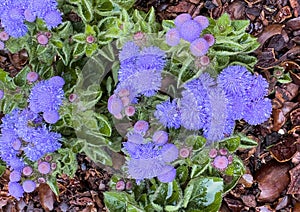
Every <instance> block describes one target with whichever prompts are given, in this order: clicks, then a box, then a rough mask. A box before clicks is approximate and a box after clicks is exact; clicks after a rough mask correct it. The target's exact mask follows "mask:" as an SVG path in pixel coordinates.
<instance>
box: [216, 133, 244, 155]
mask: <svg viewBox="0 0 300 212" xmlns="http://www.w3.org/2000/svg"><path fill="white" fill-rule="evenodd" d="M221 143H222V144H225V146H226V148H227V149H228V150H229V151H230V152H234V151H235V150H237V148H238V147H239V146H240V143H241V137H239V136H230V137H228V138H225V139H223V140H222V141H221Z"/></svg>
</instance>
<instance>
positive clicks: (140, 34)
mask: <svg viewBox="0 0 300 212" xmlns="http://www.w3.org/2000/svg"><path fill="white" fill-rule="evenodd" d="M144 37H145V34H144V33H143V32H137V33H135V34H134V35H133V39H134V40H142V39H143V38H144Z"/></svg>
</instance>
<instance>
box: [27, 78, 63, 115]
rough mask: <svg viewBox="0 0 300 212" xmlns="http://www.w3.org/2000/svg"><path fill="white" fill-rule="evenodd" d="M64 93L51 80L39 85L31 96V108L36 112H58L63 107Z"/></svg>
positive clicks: (34, 88)
mask: <svg viewBox="0 0 300 212" xmlns="http://www.w3.org/2000/svg"><path fill="white" fill-rule="evenodd" d="M63 98H64V91H63V89H62V87H60V86H57V83H56V81H55V83H54V82H53V81H51V80H45V81H41V82H39V83H37V84H36V85H35V86H34V87H33V88H32V89H31V93H30V95H29V108H30V109H31V110H32V111H33V112H35V113H39V112H49V111H58V109H59V107H60V106H61V105H62V101H63Z"/></svg>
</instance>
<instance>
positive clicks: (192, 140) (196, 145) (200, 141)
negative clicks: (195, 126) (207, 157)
mask: <svg viewBox="0 0 300 212" xmlns="http://www.w3.org/2000/svg"><path fill="white" fill-rule="evenodd" d="M185 143H186V145H188V146H192V147H193V150H195V151H198V150H201V149H202V148H203V147H204V146H205V144H206V139H205V138H204V137H202V136H198V135H190V136H188V137H187V138H186V139H185Z"/></svg>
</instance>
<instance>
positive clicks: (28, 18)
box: [24, 9, 36, 22]
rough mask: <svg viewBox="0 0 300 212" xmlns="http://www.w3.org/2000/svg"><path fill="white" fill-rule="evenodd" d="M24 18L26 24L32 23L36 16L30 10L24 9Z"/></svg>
mask: <svg viewBox="0 0 300 212" xmlns="http://www.w3.org/2000/svg"><path fill="white" fill-rule="evenodd" d="M24 17H25V20H26V21H28V22H34V21H35V19H36V16H35V15H34V14H33V13H32V12H31V10H30V9H26V10H25V11H24Z"/></svg>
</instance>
